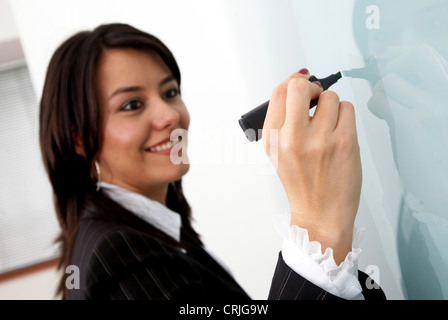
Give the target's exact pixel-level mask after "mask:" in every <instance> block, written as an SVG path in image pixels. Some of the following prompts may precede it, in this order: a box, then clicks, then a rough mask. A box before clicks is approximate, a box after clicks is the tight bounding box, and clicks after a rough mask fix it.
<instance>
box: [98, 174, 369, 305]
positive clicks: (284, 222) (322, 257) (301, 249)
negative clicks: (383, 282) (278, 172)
mask: <svg viewBox="0 0 448 320" xmlns="http://www.w3.org/2000/svg"><path fill="white" fill-rule="evenodd" d="M101 188H103V190H104V192H106V193H107V194H108V195H109V196H110V197H111V198H112V199H113V200H115V201H117V202H119V203H120V204H121V205H122V206H123V207H124V208H126V209H127V210H129V211H131V212H132V213H134V214H135V215H136V216H138V217H140V218H141V219H143V220H144V221H146V222H148V223H149V224H151V225H153V226H154V227H156V228H158V229H159V230H161V231H163V232H165V233H166V234H167V235H169V236H170V237H172V238H173V239H174V240H176V241H180V228H181V226H182V222H181V217H180V215H179V214H178V213H176V212H174V211H172V210H170V209H169V208H167V207H166V206H164V205H162V204H161V203H159V202H157V201H154V200H152V199H149V198H147V197H145V196H143V195H141V194H139V193H136V192H133V191H130V190H127V189H124V188H122V187H119V186H116V185H113V184H110V183H107V182H101ZM277 230H278V231H279V233H280V235H281V236H282V238H283V246H282V256H283V260H284V261H285V263H286V264H287V265H288V266H289V267H290V268H291V269H292V270H294V271H295V272H297V273H298V274H300V275H301V276H302V277H304V278H305V279H307V280H308V281H310V282H312V283H314V284H315V285H317V286H318V287H320V288H322V289H324V290H326V291H328V292H330V293H331V294H334V295H335V296H338V297H341V298H344V299H364V298H363V296H362V294H361V291H362V288H361V285H360V284H359V281H358V276H357V275H358V266H357V259H358V257H359V255H360V254H361V249H359V248H358V244H359V242H360V239H361V235H362V232H363V230H362V229H361V230H358V229H355V232H354V236H353V244H352V251H351V252H350V253H348V255H347V257H346V258H345V260H344V261H343V262H342V263H341V264H340V265H339V266H338V265H336V263H335V261H334V258H333V251H332V249H331V248H327V249H326V251H325V252H324V253H323V254H322V251H321V244H320V243H319V242H317V241H312V242H310V241H309V238H308V231H307V230H306V229H302V228H299V227H298V226H290V215H288V214H285V215H282V216H281V217H279V219H278V223H277Z"/></svg>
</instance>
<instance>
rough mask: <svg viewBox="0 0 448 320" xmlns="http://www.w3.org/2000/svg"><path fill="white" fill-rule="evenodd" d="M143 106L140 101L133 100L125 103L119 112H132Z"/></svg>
mask: <svg viewBox="0 0 448 320" xmlns="http://www.w3.org/2000/svg"><path fill="white" fill-rule="evenodd" d="M142 106H143V103H142V102H141V101H140V100H136V99H133V100H131V101H128V102H126V103H125V104H124V105H123V106H122V107H121V109H120V110H122V111H134V110H138V109H140V108H141V107H142Z"/></svg>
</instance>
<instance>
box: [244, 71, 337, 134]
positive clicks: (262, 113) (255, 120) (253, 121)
mask: <svg viewBox="0 0 448 320" xmlns="http://www.w3.org/2000/svg"><path fill="white" fill-rule="evenodd" d="M341 77H342V74H341V72H338V73H335V74H332V75H330V76H328V77H326V78H322V79H318V78H316V77H315V76H311V77H310V78H309V81H310V82H315V81H319V82H320V83H321V85H322V88H323V89H324V90H327V89H328V88H330V87H331V86H332V85H333V84H335V83H336V82H337V81H338V80H339V79H341ZM317 101H318V98H316V99H314V100H311V102H310V109H311V108H313V107H315V106H316V105H317ZM268 105H269V100H268V101H266V102H265V103H263V104H261V105H260V106H258V107H256V108H255V109H253V110H251V111H249V112H247V113H246V114H244V115H242V116H241V119H240V120H239V121H238V122H239V124H240V126H241V129H243V131H244V133H245V135H246V137H247V139H248V140H249V141H251V142H252V141H258V140H260V139H261V129H263V124H264V119H265V118H266V113H267V111H268Z"/></svg>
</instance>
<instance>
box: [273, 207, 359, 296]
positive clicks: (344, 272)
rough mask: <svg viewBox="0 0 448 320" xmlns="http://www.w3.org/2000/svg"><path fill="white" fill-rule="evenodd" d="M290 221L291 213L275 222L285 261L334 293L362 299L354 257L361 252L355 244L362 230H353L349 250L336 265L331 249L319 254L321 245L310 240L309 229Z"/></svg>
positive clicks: (316, 283)
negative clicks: (281, 239)
mask: <svg viewBox="0 0 448 320" xmlns="http://www.w3.org/2000/svg"><path fill="white" fill-rule="evenodd" d="M290 222H291V215H290V214H283V215H281V216H279V218H278V222H277V230H278V232H279V233H280V235H281V236H282V238H283V246H282V256H283V260H284V261H285V263H286V264H287V265H288V266H289V267H290V268H291V269H292V270H294V271H295V272H296V273H298V274H300V275H301V276H302V277H304V278H305V279H307V280H308V281H310V282H311V283H313V284H315V285H316V286H318V287H320V288H322V289H324V290H326V291H327V292H329V293H331V294H333V295H335V296H338V297H340V298H343V299H348V300H363V299H364V296H363V295H362V293H361V292H362V288H361V285H360V283H359V281H358V262H357V259H358V257H359V255H360V254H361V251H362V250H361V249H360V248H358V244H359V242H360V241H361V238H362V234H363V232H364V229H358V228H355V229H354V233H353V241H352V251H351V252H349V253H348V254H347V256H346V258H345V260H344V261H343V262H342V263H341V264H340V265H339V266H338V265H337V264H336V262H335V261H334V257H333V249H331V248H327V249H326V250H325V252H324V253H323V254H322V249H321V244H320V243H319V242H317V241H311V242H310V241H309V237H308V230H306V229H302V228H300V227H298V226H296V225H294V226H291V225H290Z"/></svg>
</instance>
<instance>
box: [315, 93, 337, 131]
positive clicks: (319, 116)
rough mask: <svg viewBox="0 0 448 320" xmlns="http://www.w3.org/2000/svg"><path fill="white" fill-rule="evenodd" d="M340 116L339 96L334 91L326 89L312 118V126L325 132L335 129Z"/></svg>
mask: <svg viewBox="0 0 448 320" xmlns="http://www.w3.org/2000/svg"><path fill="white" fill-rule="evenodd" d="M338 117H339V96H338V95H337V94H336V93H335V92H334V91H324V92H322V93H321V95H320V96H319V101H318V103H317V106H316V110H315V111H314V116H313V118H312V119H311V123H312V126H313V127H315V128H317V129H318V130H322V131H325V132H330V131H333V130H334V129H335V128H336V123H337V121H338Z"/></svg>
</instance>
